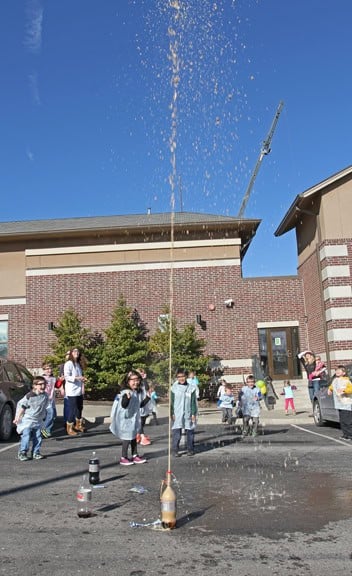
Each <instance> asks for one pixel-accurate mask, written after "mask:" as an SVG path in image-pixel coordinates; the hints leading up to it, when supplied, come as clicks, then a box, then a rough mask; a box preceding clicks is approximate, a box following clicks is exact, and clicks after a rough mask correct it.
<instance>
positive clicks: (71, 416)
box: [67, 395, 83, 424]
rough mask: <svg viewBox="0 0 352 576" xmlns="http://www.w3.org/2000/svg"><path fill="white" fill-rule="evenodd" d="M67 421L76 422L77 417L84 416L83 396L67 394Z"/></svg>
mask: <svg viewBox="0 0 352 576" xmlns="http://www.w3.org/2000/svg"><path fill="white" fill-rule="evenodd" d="M67 406H68V414H67V422H70V424H74V422H75V421H76V418H77V419H78V420H80V419H81V418H82V410H83V396H82V395H81V396H67Z"/></svg>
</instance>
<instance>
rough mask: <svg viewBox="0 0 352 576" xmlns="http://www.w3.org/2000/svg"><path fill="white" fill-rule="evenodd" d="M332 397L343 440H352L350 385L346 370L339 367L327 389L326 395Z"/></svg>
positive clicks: (351, 394)
mask: <svg viewBox="0 0 352 576" xmlns="http://www.w3.org/2000/svg"><path fill="white" fill-rule="evenodd" d="M332 394H333V395H334V406H335V408H336V410H338V411H339V417H340V427H341V431H342V436H341V438H342V439H343V440H352V383H351V381H350V379H349V378H348V376H347V375H346V368H345V367H344V366H343V365H341V364H340V365H339V366H338V367H337V368H336V371H335V376H334V379H333V381H332V383H331V384H330V386H329V388H328V395H329V396H331V395H332Z"/></svg>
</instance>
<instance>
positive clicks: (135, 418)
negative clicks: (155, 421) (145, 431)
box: [109, 388, 141, 440]
mask: <svg viewBox="0 0 352 576" xmlns="http://www.w3.org/2000/svg"><path fill="white" fill-rule="evenodd" d="M127 392H130V394H131V398H130V401H129V403H128V406H127V408H123V407H122V404H121V401H122V398H123V396H124V395H125V394H127ZM140 423H141V415H140V398H139V394H138V392H137V391H136V390H133V391H132V390H130V389H129V388H128V389H125V390H122V392H121V394H120V397H119V398H118V399H115V401H114V403H113V405H112V409H111V424H110V427H109V429H110V432H112V433H113V434H114V436H117V437H118V438H120V440H133V439H134V438H135V437H136V436H137V432H138V430H139V428H140Z"/></svg>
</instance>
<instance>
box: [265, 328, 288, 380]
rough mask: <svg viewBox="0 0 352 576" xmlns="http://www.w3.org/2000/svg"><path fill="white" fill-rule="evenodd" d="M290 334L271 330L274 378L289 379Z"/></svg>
mask: <svg viewBox="0 0 352 576" xmlns="http://www.w3.org/2000/svg"><path fill="white" fill-rule="evenodd" d="M288 340H289V333H288V331H287V330H286V329H280V330H270V341H269V349H271V365H272V378H274V379H275V378H278V377H281V378H282V376H284V377H286V378H289V377H290V376H289V354H288Z"/></svg>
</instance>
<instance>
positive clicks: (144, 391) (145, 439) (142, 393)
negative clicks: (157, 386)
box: [137, 368, 152, 446]
mask: <svg viewBox="0 0 352 576" xmlns="http://www.w3.org/2000/svg"><path fill="white" fill-rule="evenodd" d="M137 372H139V374H140V377H141V380H140V384H139V387H138V394H139V401H140V403H141V408H140V411H141V418H140V428H139V430H138V434H137V442H138V443H140V444H141V446H149V444H151V443H152V442H151V440H150V438H149V436H147V434H145V433H144V426H145V425H146V422H147V418H148V416H149V414H151V411H152V405H151V403H150V394H149V383H148V380H147V373H146V371H145V370H144V368H138V370H137Z"/></svg>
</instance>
